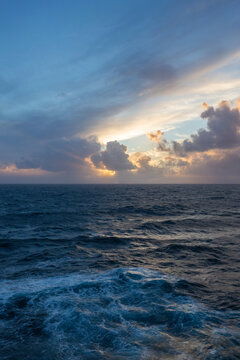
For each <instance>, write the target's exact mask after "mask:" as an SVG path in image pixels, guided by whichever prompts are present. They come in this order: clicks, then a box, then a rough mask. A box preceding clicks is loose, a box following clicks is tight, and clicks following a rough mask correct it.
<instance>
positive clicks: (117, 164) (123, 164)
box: [91, 140, 135, 171]
mask: <svg viewBox="0 0 240 360" xmlns="http://www.w3.org/2000/svg"><path fill="white" fill-rule="evenodd" d="M91 160H92V162H93V164H94V165H95V166H96V167H97V168H104V167H106V168H107V169H108V170H114V171H123V170H132V169H134V168H135V166H134V165H133V164H132V163H131V161H130V160H129V155H128V154H127V147H126V146H125V145H121V144H120V143H119V142H118V141H116V140H115V141H109V142H108V143H107V146H106V150H104V151H100V152H98V153H97V154H94V155H92V156H91Z"/></svg>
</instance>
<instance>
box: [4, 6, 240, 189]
mask: <svg viewBox="0 0 240 360" xmlns="http://www.w3.org/2000/svg"><path fill="white" fill-rule="evenodd" d="M239 14H240V0H181V1H179V0H121V1H120V0H114V1H113V0H101V1H100V0H91V1H86V0H35V1H32V0H21V1H19V0H0V43H1V50H0V183H240V21H239Z"/></svg>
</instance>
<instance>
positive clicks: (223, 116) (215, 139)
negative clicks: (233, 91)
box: [173, 101, 240, 155]
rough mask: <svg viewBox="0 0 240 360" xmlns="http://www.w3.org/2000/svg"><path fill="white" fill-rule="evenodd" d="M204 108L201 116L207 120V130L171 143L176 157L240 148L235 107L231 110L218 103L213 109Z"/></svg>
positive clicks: (227, 105)
mask: <svg viewBox="0 0 240 360" xmlns="http://www.w3.org/2000/svg"><path fill="white" fill-rule="evenodd" d="M203 105H204V106H205V107H206V111H204V112H203V113H202V114H201V117H202V118H203V119H207V129H200V130H198V132H197V133H196V134H192V135H191V139H190V140H189V139H186V140H184V141H183V142H182V143H179V142H177V141H174V142H173V151H174V152H175V153H176V154H178V155H184V154H187V153H190V152H203V151H207V150H211V149H229V148H234V147H236V146H240V113H239V109H238V108H237V107H235V108H231V107H230V104H229V103H228V102H227V101H222V102H221V103H219V105H218V107H217V108H216V109H214V107H213V106H208V105H207V104H203Z"/></svg>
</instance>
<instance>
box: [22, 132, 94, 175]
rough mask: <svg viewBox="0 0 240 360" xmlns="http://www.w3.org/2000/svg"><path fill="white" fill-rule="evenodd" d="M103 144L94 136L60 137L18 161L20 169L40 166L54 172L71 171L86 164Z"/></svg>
mask: <svg viewBox="0 0 240 360" xmlns="http://www.w3.org/2000/svg"><path fill="white" fill-rule="evenodd" d="M100 148H101V145H100V143H99V142H98V140H97V138H96V137H94V136H91V137H88V138H86V139H83V138H72V139H59V140H55V141H50V142H48V143H47V144H46V146H45V149H44V151H43V152H40V153H36V154H35V155H34V156H32V157H30V158H21V159H20V160H19V161H17V162H16V166H17V167H18V168H19V169H34V168H39V169H43V170H47V171H52V172H59V171H69V170H74V169H76V168H80V167H81V166H84V165H85V164H84V160H85V159H86V158H88V157H89V156H90V155H92V154H93V153H96V152H98V151H99V150H100Z"/></svg>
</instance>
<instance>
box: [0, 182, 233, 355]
mask: <svg viewBox="0 0 240 360" xmlns="http://www.w3.org/2000/svg"><path fill="white" fill-rule="evenodd" d="M239 251H240V186H224V185H211V186H209V185H194V186H190V185H187V186H185V185H171V186H167V185H144V186H142V185H137V186H136V185H116V186H115V185H96V186H95V185H81V186H53V185H52V186H45V185H42V186H30V185H26V186H13V185H12V186H7V185H4V186H0V255H1V262H0V359H1V360H10V359H11V360H20V359H24V360H27V359H29V360H37V359H39V360H40V359H41V360H60V359H61V360H79V359H91V360H94V359H100V360H101V359H117V360H120V359H147V360H154V359H171V360H172V359H174V360H175V359H179V360H180V359H181V360H185V359H193V360H196V359H208V360H210V359H226V360H231V359H239V358H240V288H239V285H240V276H239V273H240V272H239V269H240V263H239V253H240V252H239Z"/></svg>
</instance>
